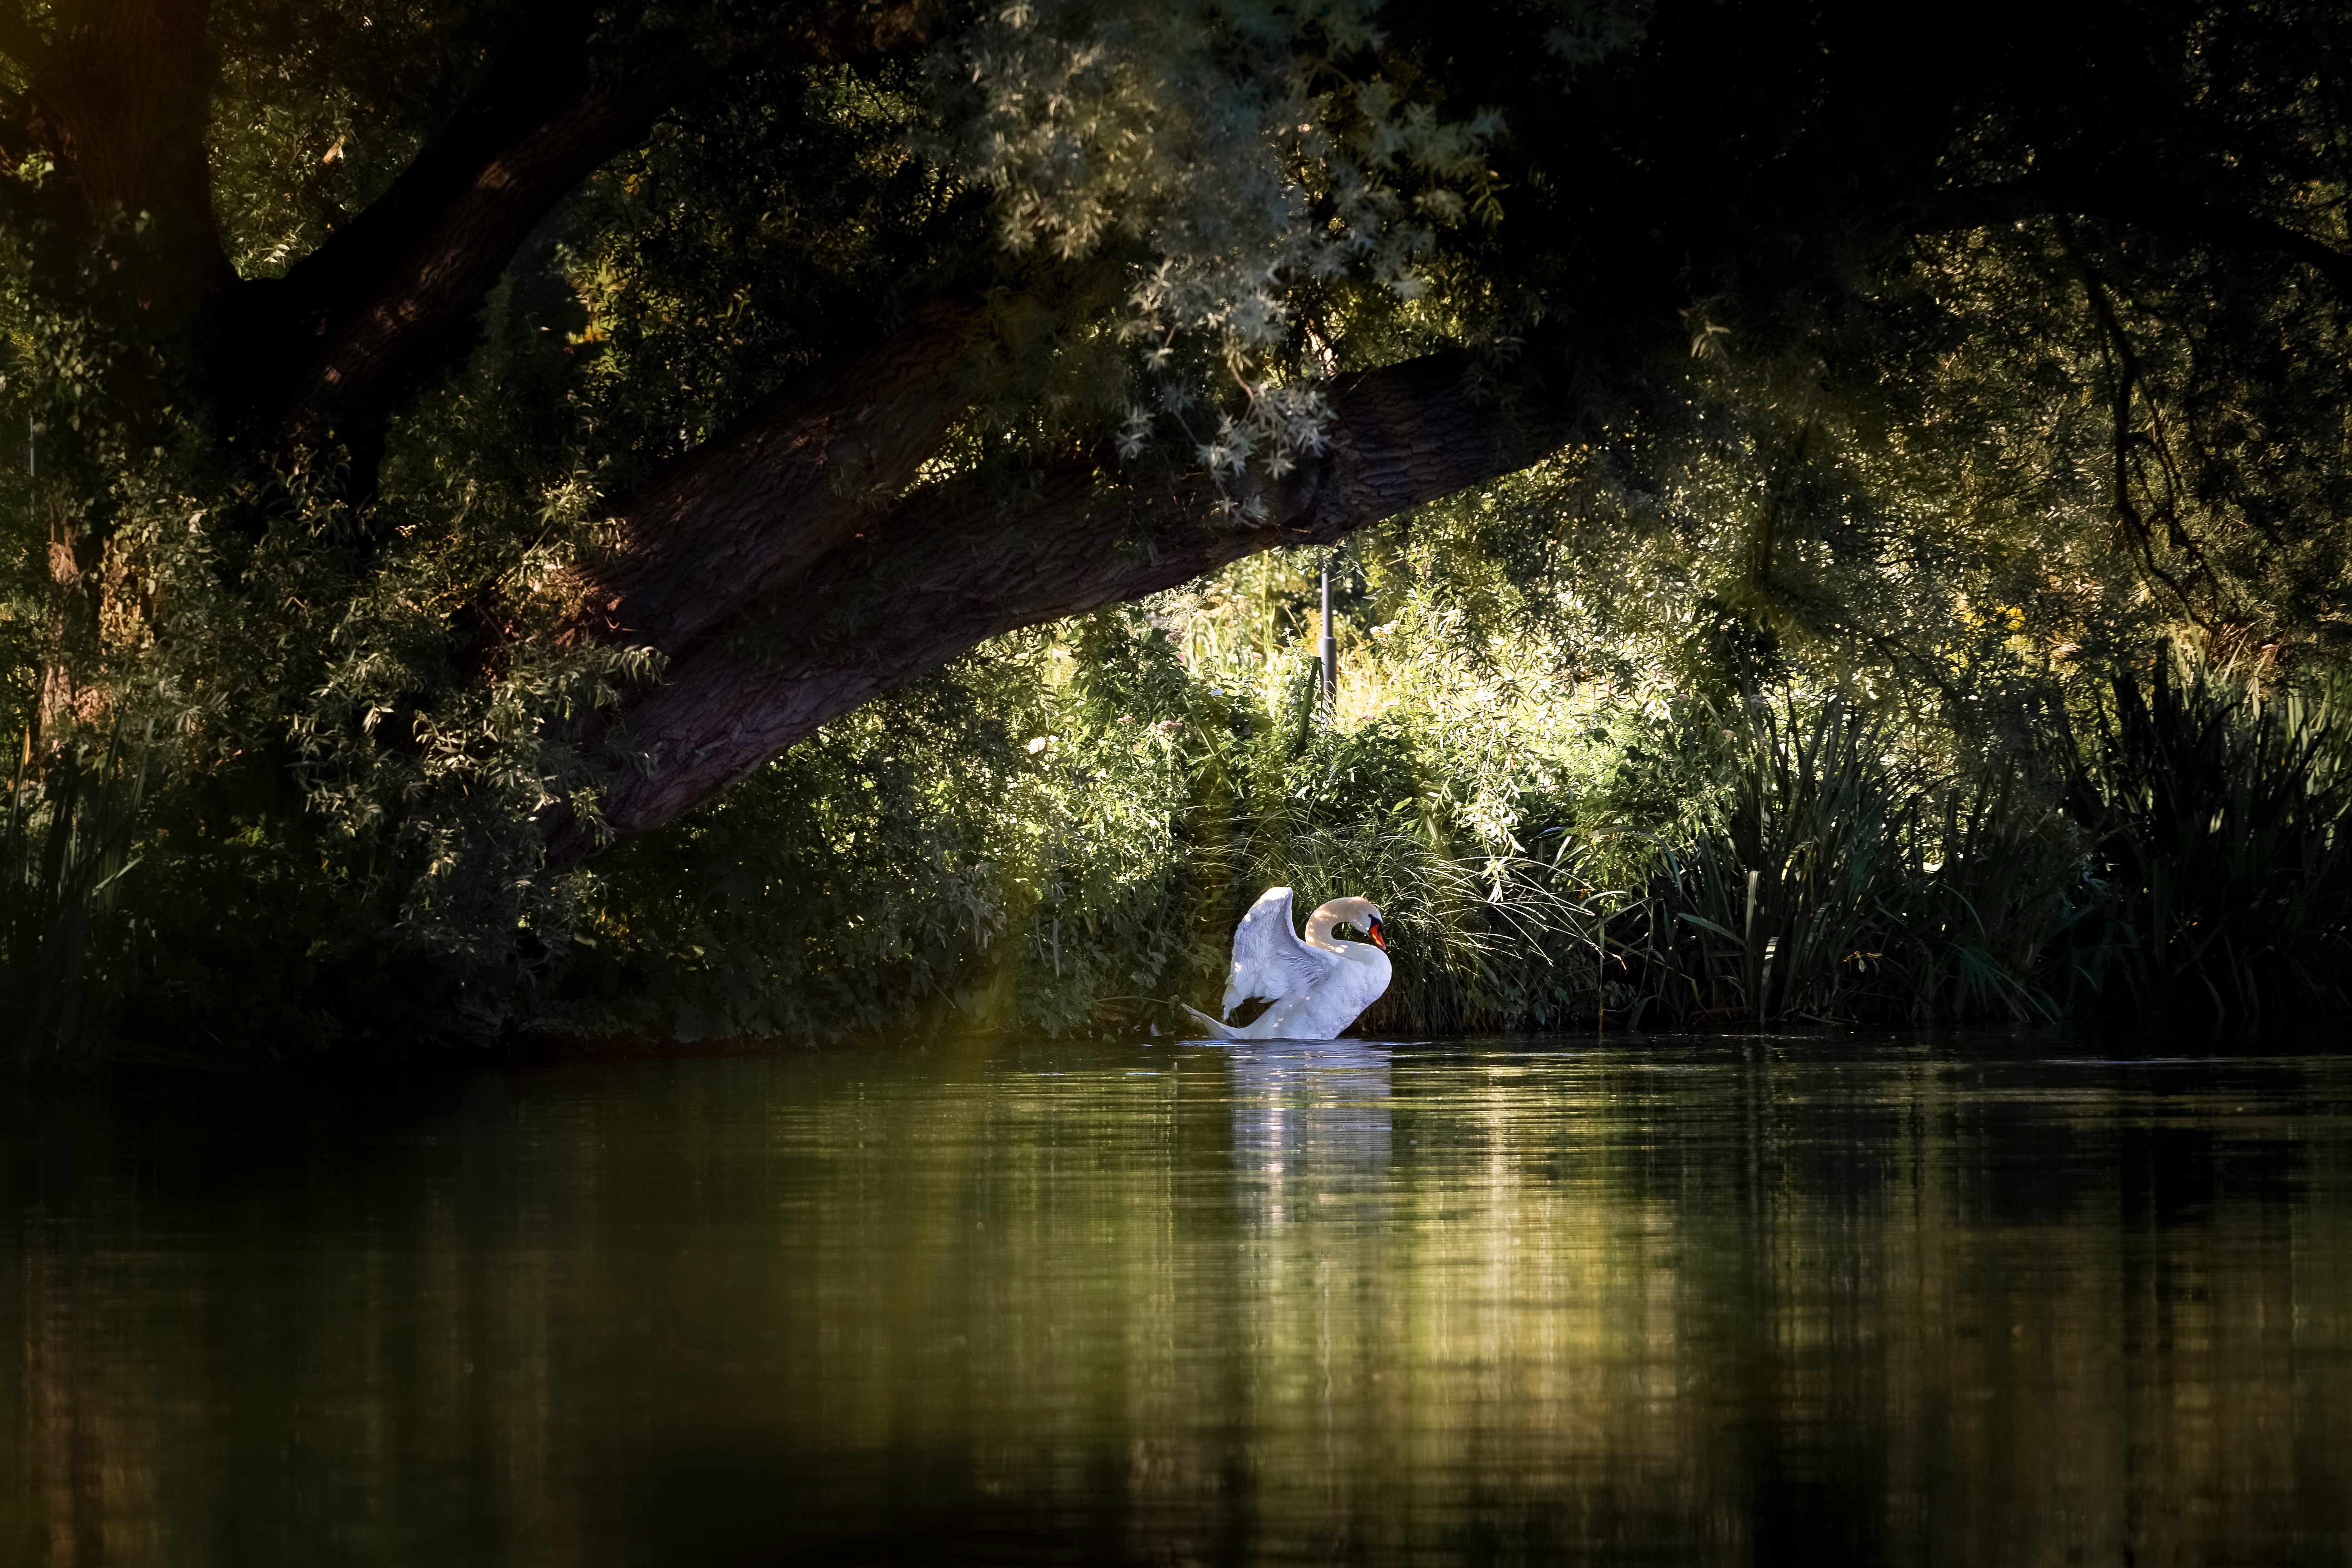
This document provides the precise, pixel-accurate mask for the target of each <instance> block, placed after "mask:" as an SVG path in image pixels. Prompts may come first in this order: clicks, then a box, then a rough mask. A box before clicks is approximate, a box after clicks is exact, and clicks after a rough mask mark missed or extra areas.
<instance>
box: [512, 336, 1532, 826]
mask: <svg viewBox="0 0 2352 1568" xmlns="http://www.w3.org/2000/svg"><path fill="white" fill-rule="evenodd" d="M1478 383H1479V375H1478V372H1477V367H1476V366H1475V363H1474V362H1473V361H1472V360H1471V359H1470V357H1469V356H1467V355H1465V354H1462V353H1445V354H1438V355H1433V356H1431V357H1429V358H1425V359H1420V360H1413V361H1409V362H1407V363H1403V364H1399V365H1392V366H1390V367H1388V368H1386V369H1382V370H1378V371H1373V372H1370V373H1369V374H1364V375H1360V376H1357V377H1354V378H1351V379H1350V380H1349V381H1347V382H1344V383H1342V384H1340V385H1339V387H1338V388H1336V389H1335V390H1334V392H1333V395H1332V399H1331V402H1332V409H1333V414H1334V422H1333V426H1332V431H1331V440H1330V446H1329V449H1328V453H1327V454H1326V455H1325V456H1324V457H1322V458H1318V459H1317V460H1315V461H1313V462H1311V463H1309V464H1307V465H1306V466H1304V467H1303V468H1299V469H1298V470H1297V471H1295V472H1294V473H1293V474H1292V475H1290V476H1289V477H1287V478H1286V479H1283V480H1282V481H1279V482H1274V483H1268V484H1266V485H1265V487H1264V488H1263V489H1262V490H1261V492H1260V494H1259V496H1258V499H1259V500H1262V501H1264V502H1265V517H1264V520H1263V521H1240V520H1236V519H1235V518H1234V516H1233V515H1232V514H1231V513H1230V512H1226V511H1223V510H1220V509H1219V508H1218V507H1217V506H1216V505H1215V504H1214V500H1215V498H1214V497H1213V495H1211V494H1209V493H1207V491H1206V489H1205V487H1204V486H1202V485H1201V484H1185V485H1178V486H1175V487H1172V488H1170V487H1161V488H1145V487H1141V486H1138V485H1135V484H1132V483H1129V482H1124V481H1122V480H1121V479H1119V477H1118V475H1117V474H1116V472H1115V470H1114V469H1113V468H1112V467H1111V466H1110V465H1109V464H1108V463H1107V462H1106V461H1105V460H1104V459H1103V458H1100V457H1099V456H1097V455H1094V454H1085V455H1080V456H1076V457H1073V458H1068V459H1066V460H1064V461H1063V462H1061V463H1058V464H1055V465H1054V466H1052V467H1050V468H1046V469H1045V470H1044V471H1043V472H1042V473H1040V474H1038V475H1036V476H1034V486H1033V487H1032V489H1031V491H1030V497H1029V500H1027V501H1026V502H1025V504H1022V505H1019V506H1014V507H1008V506H1006V505H1004V504H1003V503H1001V502H1000V501H999V500H996V499H994V498H993V497H992V494H991V493H990V491H989V490H988V489H987V488H986V487H985V486H984V485H983V484H982V482H981V481H980V480H979V479H973V478H964V479H951V480H948V481H945V482H943V483H940V484H938V485H934V486H929V487H927V488H925V489H919V490H917V491H915V492H914V493H912V494H910V495H908V497H907V498H906V499H905V500H902V501H901V502H899V503H898V505H897V506H896V507H895V508H893V509H892V510H890V512H889V514H888V515H887V517H885V518H883V519H881V520H880V521H877V523H875V524H874V525H873V526H871V527H868V528H867V529H866V530H865V531H864V537H863V538H861V539H855V540H852V541H850V542H847V543H845V545H843V546H842V547H841V548H838V549H836V550H835V551H834V552H831V553H830V554H829V555H827V556H825V557H824V559H823V560H821V561H819V562H817V563H814V565H813V566H812V567H811V568H810V569H809V570H808V571H807V572H805V573H804V574H800V575H798V576H796V577H795V578H794V579H793V581H791V582H790V583H789V584H782V585H780V586H779V587H778V588H777V589H775V590H773V591H772V592H771V594H770V595H769V596H768V597H767V598H765V599H764V600H763V601H762V602H761V603H760V604H758V605H753V606H751V607H749V608H747V609H746V610H745V611H744V612H743V613H742V614H741V615H740V616H738V617H737V621H738V625H737V626H736V627H735V633H736V635H734V636H730V637H725V638H714V639H712V640H710V641H709V642H708V643H707V644H706V645H705V646H703V647H700V648H698V650H695V651H693V652H691V653H689V654H688V656H687V657H685V658H681V659H678V660H677V661H676V662H675V663H673V665H672V666H671V668H670V671H669V674H668V677H667V679H665V680H664V681H663V682H662V683H660V684H659V685H657V686H656V687H653V688H651V689H648V690H646V691H645V692H644V693H642V694H640V696H639V697H638V699H637V700H635V702H633V703H632V704H631V705H630V707H629V709H628V710H627V711H626V713H625V715H624V716H623V717H624V720H625V722H626V724H627V725H628V730H629V740H630V743H631V746H632V747H633V749H637V750H640V751H646V752H652V753H653V754H654V755H655V756H656V759H657V765H656V767H655V768H654V769H653V771H652V772H651V773H649V774H646V773H635V772H624V773H621V774H620V775H618V776H617V777H616V778H615V780H614V784H613V785H612V787H611V790H610V792H609V794H608V795H607V798H606V801H605V805H604V816H605V821H606V824H607V826H609V827H610V828H611V829H613V830H614V832H616V833H618V834H623V835H625V834H631V833H635V832H640V831H643V830H644V829H646V828H649V827H654V826H659V825H660V824H662V823H664V822H667V821H668V820H669V819H670V818H672V817H673V816H677V814H678V813H679V812H681V811H684V810H687V809H688V808H689V807H691V806H693V805H698V804H699V803H700V802H702V801H705V800H707V799H709V798H710V797H711V796H712V795H716V794H717V793H718V792H719V790H721V789H723V788H724V787H726V785H728V784H731V783H732V782H734V781H735V780H736V779H738V778H740V777H742V776H743V775H744V774H745V773H749V772H751V770H752V769H754V768H756V767H758V766H759V765H760V764H761V763H764V762H766V761H767V760H768V759H769V758H770V757H772V756H774V755H775V754H776V753H777V752H781V751H782V750H783V749H784V748H785V747H787V746H789V745H791V744H792V743H793V742H795V741H798V740H800V739H801V738H802V737H803V736H804V735H806V734H808V733H809V732H810V731H812V730H814V729H815V728H816V727H817V726H818V725H819V724H822V723H824V721H826V720H828V719H831V718H833V717H835V716H836V715H838V714H841V713H845V712H846V711H848V710H850V709H852V708H855V707H856V706H857V705H858V704H859V703H862V702H865V701H866V700H869V699H871V698H872V697H874V696H876V695H877V693H880V692H882V691H886V690H887V689H890V688H891V687H894V686H896V685H898V684H899V683H900V682H902V681H905V680H907V679H911V678H912V677H914V676H917V675H919V674H921V673H922V672H924V671H926V670H929V669H931V668H936V667H937V666H938V665H940V664H941V663H943V662H945V661H946V660H947V659H950V658H953V657H955V656H956V655H957V654H960V653H962V652H964V651H965V650H967V649H969V648H971V647H973V646H975V645H976V644H978V643H980V642H982V641H983V640H985V639H986V638H988V637H994V636H996V635H998V634H1000V633H1003V632H1006V631H1010V630H1013V629H1014V628H1015V627H1019V626H1034V625H1036V624H1038V623H1040V622H1044V621H1049V620H1055V619H1058V618H1060V617H1062V616H1071V615H1076V614H1079V613H1081V612H1083V611H1086V610H1089V609H1093V608H1095V607H1097V605H1105V604H1109V603H1113V602H1115V601H1119V600H1125V599H1132V598H1136V597H1138V596H1139V595H1144V594H1149V593H1151V592H1154V591H1156V590H1159V589H1162V588H1169V587H1173V586H1175V585H1176V584H1181V583H1183V582H1186V581H1189V580H1190V579H1192V578H1193V577H1196V576H1198V575H1200V574H1202V573H1203V572H1208V571H1213V570H1214V569H1215V568H1217V567H1219V566H1222V565H1223V564H1225V563H1228V562H1231V561H1235V560H1238V559H1240V558H1241V557H1243V556H1244V555H1249V554H1253V553H1255V552H1259V551H1263V550H1269V549H1274V548H1276V547H1279V546H1283V545H1292V544H1310V543H1324V542H1330V541H1333V540H1336V539H1338V538H1339V537H1341V536H1342V535H1344V534H1346V533H1348V532H1349V531H1353V530H1355V529H1359V528H1362V527H1364V526H1366V525H1367V524H1370V523H1373V522H1377V521H1380V520H1381V519H1383V518H1387V517H1391V516H1394V515H1395V514H1396V513H1398V512H1400V511H1403V510H1407V509H1408V508H1411V507H1414V506H1418V505H1420V504H1422V503H1423V502H1424V501H1429V500H1435V499H1437V498H1438V497H1440V496H1444V495H1447V494H1450V493H1451V492H1453V491H1454V490H1457V489H1463V488H1464V487H1465V486H1468V485H1472V484H1475V483H1478V482H1479V481H1481V480H1483V479H1491V478H1493V477H1495V476H1496V475H1497V474H1502V473H1507V472H1508V471H1510V470H1512V469H1514V468H1521V467H1524V466H1526V465H1527V464H1528V463H1530V462H1533V461H1535V460H1537V459H1538V458H1541V457H1542V456H1544V455H1545V454H1546V453H1548V452H1549V451H1552V450H1555V449H1557V447H1559V445H1560V444H1561V442H1562V440H1563V439H1564V435H1565V429H1566V426H1565V425H1564V424H1562V423H1561V422H1559V420H1557V419H1553V418H1549V417H1542V418H1527V419H1517V420H1514V419H1511V418H1507V417H1505V416H1502V414H1501V412H1500V411H1498V409H1497V408H1496V406H1495V405H1494V403H1493V401H1492V400H1491V399H1489V398H1486V397H1482V396H1481V395H1478V392H1477V390H1476V388H1477V385H1478ZM592 847H593V843H592V841H591V839H590V837H589V836H588V834H587V833H586V832H585V831H584V830H583V829H581V828H580V827H578V826H568V827H566V828H564V829H562V831H560V832H558V833H557V835H556V836H555V842H554V846H553V849H552V853H553V854H554V856H555V858H558V859H559V860H562V859H570V858H578V857H579V856H581V855H583V854H585V853H586V852H588V850H589V849H590V848H592Z"/></svg>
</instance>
